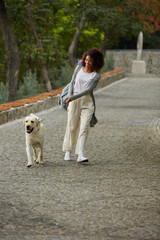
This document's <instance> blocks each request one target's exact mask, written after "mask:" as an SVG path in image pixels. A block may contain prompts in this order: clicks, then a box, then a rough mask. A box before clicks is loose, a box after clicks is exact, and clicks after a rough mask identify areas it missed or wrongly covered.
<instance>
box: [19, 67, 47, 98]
mask: <svg viewBox="0 0 160 240" xmlns="http://www.w3.org/2000/svg"><path fill="white" fill-rule="evenodd" d="M44 91H45V90H44V88H43V85H42V84H40V83H39V82H38V81H37V74H36V73H32V72H31V70H29V71H28V72H27V74H26V76H25V77H24V82H23V83H22V84H20V86H19V88H18V91H17V99H21V98H27V97H31V96H34V95H37V94H39V93H42V92H44Z"/></svg>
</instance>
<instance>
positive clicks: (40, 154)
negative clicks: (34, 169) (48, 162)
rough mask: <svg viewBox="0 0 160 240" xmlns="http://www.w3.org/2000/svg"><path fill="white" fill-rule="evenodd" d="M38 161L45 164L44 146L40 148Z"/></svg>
mask: <svg viewBox="0 0 160 240" xmlns="http://www.w3.org/2000/svg"><path fill="white" fill-rule="evenodd" d="M37 161H38V162H39V163H41V164H43V145H42V146H41V147H39V153H38V159H37Z"/></svg>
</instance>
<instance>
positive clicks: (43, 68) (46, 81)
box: [28, 0, 52, 92]
mask: <svg viewBox="0 0 160 240" xmlns="http://www.w3.org/2000/svg"><path fill="white" fill-rule="evenodd" d="M28 2H29V23H30V26H31V29H32V32H33V36H34V39H35V41H36V45H37V47H38V48H39V49H40V50H41V51H42V53H43V46H42V43H41V42H40V41H39V38H38V35H37V32H36V30H35V28H34V26H33V17H32V11H33V5H32V0H28ZM40 66H41V71H42V77H43V81H44V84H45V87H46V89H47V91H48V92H49V91H51V90H52V86H51V83H50V80H49V77H48V71H47V68H46V64H45V62H44V60H43V58H42V57H41V59H40Z"/></svg>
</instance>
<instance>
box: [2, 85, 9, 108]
mask: <svg viewBox="0 0 160 240" xmlns="http://www.w3.org/2000/svg"><path fill="white" fill-rule="evenodd" d="M5 102H8V90H7V88H6V86H5V84H4V83H3V82H0V104H2V103H5Z"/></svg>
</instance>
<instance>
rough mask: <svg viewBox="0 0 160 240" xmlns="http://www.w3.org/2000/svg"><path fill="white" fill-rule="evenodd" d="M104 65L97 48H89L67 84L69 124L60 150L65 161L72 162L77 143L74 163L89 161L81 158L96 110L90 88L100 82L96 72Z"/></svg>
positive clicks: (83, 157)
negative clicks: (76, 156) (74, 147)
mask: <svg viewBox="0 0 160 240" xmlns="http://www.w3.org/2000/svg"><path fill="white" fill-rule="evenodd" d="M103 65H104V56H103V54H102V52H101V51H100V50H98V49H97V48H91V49H89V50H88V51H87V52H85V53H84V54H83V56H82V60H81V62H80V63H79V64H78V66H77V67H76V69H75V71H74V73H73V76H72V79H71V82H70V85H69V97H68V98H67V99H66V103H69V105H68V122H67V127H66V133H65V137H64V142H63V148H62V150H63V151H64V152H65V157H64V160H71V151H72V149H73V146H74V144H75V142H76V134H77V131H78V129H79V134H78V139H77V144H76V149H75V153H76V154H78V159H77V162H79V163H80V162H88V158H87V157H85V156H84V147H85V143H86V140H87V137H88V132H89V128H90V121H91V119H92V116H93V114H94V111H95V102H94V96H93V89H94V88H95V87H96V86H97V84H98V82H99V80H100V74H99V71H100V69H101V68H102V67H103Z"/></svg>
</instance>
